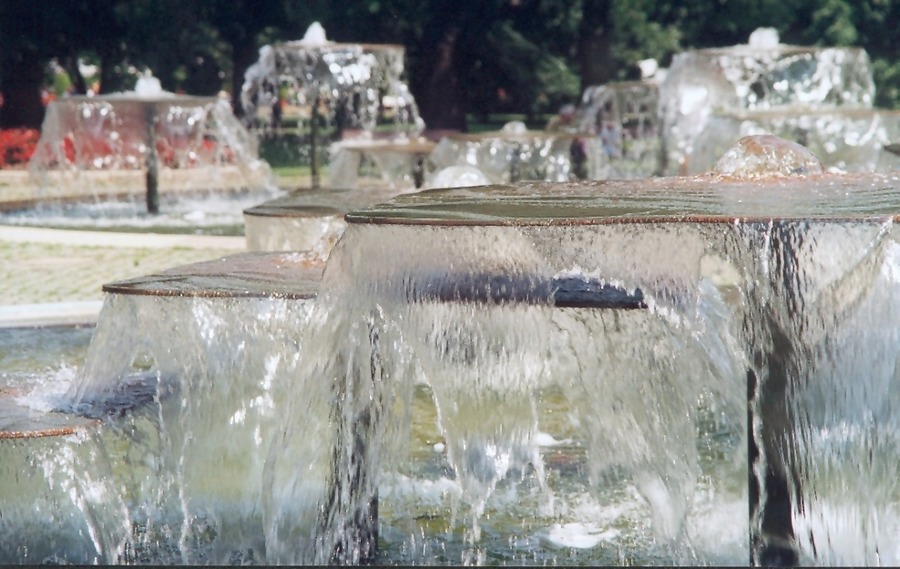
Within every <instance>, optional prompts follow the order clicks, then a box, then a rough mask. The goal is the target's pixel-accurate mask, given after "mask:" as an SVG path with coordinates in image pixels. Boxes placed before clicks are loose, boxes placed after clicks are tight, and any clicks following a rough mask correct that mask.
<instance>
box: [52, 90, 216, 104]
mask: <svg viewBox="0 0 900 569" xmlns="http://www.w3.org/2000/svg"><path fill="white" fill-rule="evenodd" d="M219 100H220V99H219V97H216V96H213V95H210V96H202V95H180V94H178V93H162V94H159V95H152V96H148V95H138V94H137V93H134V92H127V91H123V92H116V93H102V94H100V95H91V96H88V95H68V96H66V97H63V98H61V99H54V100H53V101H51V102H50V104H51V105H65V104H67V103H71V104H81V103H147V104H180V103H181V104H185V103H190V104H192V105H195V106H199V105H208V104H210V103H215V102H217V101H219Z"/></svg>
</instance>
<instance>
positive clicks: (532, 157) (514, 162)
mask: <svg viewBox="0 0 900 569" xmlns="http://www.w3.org/2000/svg"><path fill="white" fill-rule="evenodd" d="M601 152H603V150H602V148H601V141H600V139H599V138H598V137H595V136H593V135H580V134H576V133H568V132H546V131H534V130H528V129H527V128H526V126H525V124H524V123H522V122H519V121H512V122H510V123H507V124H506V125H504V126H503V128H501V129H500V130H498V131H493V132H480V133H457V134H450V135H448V136H446V137H444V138H442V139H441V141H440V142H439V143H438V144H437V146H436V147H435V148H434V150H432V151H431V155H430V160H431V162H432V163H433V164H434V167H435V170H442V169H445V168H449V167H451V166H473V167H475V168H477V169H479V170H480V171H481V172H482V173H483V174H484V175H485V176H487V178H488V180H490V181H491V183H494V184H499V183H508V182H515V181H518V180H547V181H552V182H565V181H569V180H572V179H576V178H578V177H579V168H581V167H582V165H583V164H581V163H585V162H586V165H587V167H590V166H592V165H593V164H595V163H596V161H589V160H588V158H587V157H588V156H597V155H598V154H599V153H601ZM581 176H585V177H588V178H592V177H596V176H592V173H590V172H588V173H586V174H581Z"/></svg>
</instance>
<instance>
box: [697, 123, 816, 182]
mask: <svg viewBox="0 0 900 569" xmlns="http://www.w3.org/2000/svg"><path fill="white" fill-rule="evenodd" d="M714 171H715V172H716V173H717V174H719V175H722V176H730V177H733V178H739V179H753V178H770V177H778V176H797V175H805V174H820V173H822V171H823V168H822V163H821V162H820V161H819V159H818V158H816V156H815V155H814V154H813V153H812V152H810V151H809V150H808V149H807V148H806V147H804V146H802V145H800V144H797V143H796V142H791V141H790V140H785V139H783V138H779V137H777V136H773V135H771V134H760V135H755V136H745V137H744V138H742V139H740V140H738V141H737V143H736V144H735V145H734V146H732V147H731V148H729V149H728V150H727V151H726V152H725V154H723V155H722V157H721V158H719V161H718V162H716V167H715V169H714Z"/></svg>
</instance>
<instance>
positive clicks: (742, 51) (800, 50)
mask: <svg viewBox="0 0 900 569" xmlns="http://www.w3.org/2000/svg"><path fill="white" fill-rule="evenodd" d="M829 51H848V52H854V53H865V49H863V48H861V47H858V46H812V45H811V46H806V45H793V44H784V43H779V44H778V45H775V46H768V47H760V46H753V45H750V44H746V43H743V44H735V45H730V46H719V47H704V48H700V49H691V50H687V51H684V52H681V53H679V54H677V55H676V57H677V56H683V55H694V54H700V55H716V56H719V55H738V56H747V55H771V54H777V55H798V54H804V53H811V54H816V53H823V52H829Z"/></svg>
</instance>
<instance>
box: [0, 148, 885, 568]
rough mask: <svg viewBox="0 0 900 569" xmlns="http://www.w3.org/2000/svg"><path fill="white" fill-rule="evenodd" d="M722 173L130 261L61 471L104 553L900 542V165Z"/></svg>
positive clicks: (478, 195)
mask: <svg viewBox="0 0 900 569" xmlns="http://www.w3.org/2000/svg"><path fill="white" fill-rule="evenodd" d="M717 170H718V171H717V172H716V173H713V174H707V175H704V176H697V177H689V178H688V177H686V178H655V179H650V180H643V181H640V182H635V181H624V180H622V181H606V182H576V183H566V184H557V183H544V182H532V183H520V184H516V185H508V186H479V187H470V188H456V189H446V190H434V191H429V192H422V193H418V194H404V195H401V196H399V197H396V198H394V199H393V200H391V201H390V202H387V203H384V204H380V205H375V206H372V207H369V208H366V209H363V210H359V211H356V212H352V213H350V214H348V215H347V221H348V226H347V229H346V231H345V232H344V235H343V237H342V238H341V240H340V241H339V242H338V244H337V246H336V247H335V249H334V251H333V252H332V253H331V256H330V257H329V261H328V265H327V267H326V268H325V271H324V274H323V275H321V284H319V283H318V280H319V278H320V271H321V265H316V264H315V262H314V261H311V260H309V259H305V258H303V257H302V256H299V255H297V254H287V253H254V254H250V255H249V256H246V257H237V258H226V259H224V260H221V261H218V262H214V263H210V264H207V265H204V266H202V267H194V268H180V269H179V270H173V271H172V272H171V273H170V274H166V275H156V276H152V277H148V278H145V279H136V280H134V281H130V282H125V283H111V284H110V285H108V286H107V287H106V290H107V293H108V295H107V300H106V305H105V307H104V311H105V314H104V316H103V317H102V318H101V321H100V323H99V324H98V328H97V331H96V332H95V334H94V337H93V339H92V342H91V347H90V350H89V354H88V356H87V358H86V360H85V363H84V365H83V366H81V369H80V370H79V372H78V376H79V377H78V379H77V380H72V378H71V377H70V378H69V379H70V380H71V381H69V382H68V384H67V385H66V386H65V388H62V389H60V388H57V389H55V390H52V391H53V393H54V394H55V397H48V396H47V395H46V393H43V395H42V400H43V401H45V402H46V400H48V399H50V400H51V401H52V403H53V405H50V408H59V407H60V404H61V402H68V403H69V405H70V407H71V406H72V401H73V400H74V401H75V405H74V406H75V408H77V409H79V410H80V411H81V412H82V414H86V415H87V416H88V417H90V418H95V417H98V416H99V417H101V418H102V421H103V424H102V426H101V427H100V428H99V429H97V428H95V430H92V431H89V433H90V434H89V436H83V437H82V438H81V439H79V440H78V441H73V440H71V439H67V440H65V441H62V442H57V443H55V444H57V445H59V446H58V447H57V449H56V450H55V451H54V452H53V453H51V454H55V455H58V456H67V457H69V458H67V459H66V460H67V461H68V462H66V463H65V464H63V465H62V466H59V467H57V468H56V470H55V472H61V471H63V472H66V473H69V480H70V485H69V486H59V484H57V485H56V486H54V484H48V486H50V490H49V493H48V494H47V495H48V496H51V497H53V498H54V499H56V500H57V501H60V502H67V503H68V502H72V503H73V504H74V506H73V508H72V511H80V512H84V517H81V518H78V520H79V521H80V523H84V524H87V525H88V527H89V530H90V531H85V532H84V533H83V534H81V535H80V536H78V537H76V538H74V539H76V541H79V542H81V543H87V545H86V546H84V548H85V549H87V550H90V551H91V552H93V553H92V555H94V557H89V558H88V561H90V560H91V559H99V560H101V561H102V560H107V561H109V560H113V561H115V560H116V559H126V560H145V561H146V560H149V561H151V562H152V561H156V562H160V560H161V561H162V562H219V563H221V562H232V563H240V562H248V561H260V560H261V561H263V562H266V563H283V562H292V563H297V562H301V561H306V562H308V561H318V562H327V561H335V560H337V561H344V562H354V561H358V560H364V559H367V558H370V557H371V556H372V550H371V546H372V543H373V542H372V539H373V537H374V536H373V532H375V531H377V532H378V534H379V543H380V547H381V548H382V549H381V551H380V552H379V553H377V554H376V556H375V559H376V561H381V562H400V563H459V562H473V563H479V562H480V563H504V562H509V563H516V564H525V563H529V564H530V563H535V564H543V563H554V562H555V563H570V562H576V563H594V564H650V563H669V564H670V563H682V564H683V563H715V564H726V563H727V564H745V563H747V561H748V560H749V559H750V557H751V555H753V556H755V560H756V562H759V563H766V562H769V561H773V560H774V561H777V560H779V559H781V560H782V561H791V559H790V558H789V557H786V556H788V555H791V554H796V555H798V556H799V560H800V562H802V563H804V564H806V563H813V562H815V563H829V564H832V563H857V564H872V563H876V562H879V563H887V564H891V563H895V562H897V561H898V558H900V552H898V551H896V546H895V545H894V540H893V536H894V535H896V531H897V530H898V529H900V517H898V516H897V511H896V505H897V495H896V489H895V487H896V480H897V465H896V461H895V460H893V457H894V456H895V455H896V443H895V439H896V437H895V433H896V432H897V425H896V424H895V419H894V418H893V416H894V415H896V413H893V412H892V411H893V406H894V400H895V399H896V398H895V397H894V395H893V393H895V392H896V389H895V388H894V387H895V386H894V385H893V384H894V382H895V380H896V371H895V369H896V365H895V364H896V354H895V352H896V350H895V346H896V343H897V340H898V333H900V330H898V329H897V327H896V326H895V325H894V323H895V322H897V321H898V320H897V318H896V316H897V315H896V314H895V312H896V311H897V309H898V308H900V306H898V305H897V302H896V298H898V296H897V294H896V292H897V291H896V288H897V286H898V285H897V283H898V276H897V274H898V267H900V257H898V251H900V247H898V245H897V238H896V235H895V233H894V230H893V222H894V220H895V218H896V217H897V215H898V210H900V195H898V188H900V179H898V178H897V177H896V176H887V175H875V174H868V175H862V174H857V175H849V174H848V175H836V174H825V173H822V171H821V165H820V164H819V162H818V161H817V160H816V159H815V157H812V156H811V155H810V154H809V153H808V152H806V151H805V150H804V149H802V148H798V147H797V146H796V145H791V144H788V143H785V142H784V141H779V140H773V139H769V138H754V139H747V140H744V141H742V142H741V144H740V145H738V146H737V147H736V148H735V149H733V150H732V151H730V152H729V153H726V155H725V156H724V157H723V158H722V160H721V161H720V163H719V165H718V169H717ZM301 273H302V274H301ZM303 275H306V276H303ZM302 283H307V285H303V284H302ZM303 287H307V288H305V289H304V290H303V291H301V290H298V288H303ZM316 290H317V291H318V293H317V296H316V298H315V300H314V301H313V300H311V296H312V295H313V294H315V291H316ZM210 296H216V298H215V299H211V298H210ZM213 300H215V302H213ZM138 323H140V325H138ZM42 390H43V392H46V391H47V388H46V387H44V388H43V389H42ZM39 391H40V390H39ZM123 394H127V395H129V396H128V397H123ZM39 395H40V394H39ZM29 397H34V394H31V393H29V394H24V393H23V394H22V395H19V396H16V400H17V403H19V404H25V403H28V404H29V405H31V407H32V408H33V407H35V406H37V405H36V404H35V403H34V402H33V401H31V400H30V399H29ZM39 399H41V397H39ZM29 401H30V403H29ZM873 402H877V404H873ZM101 404H102V405H101ZM44 405H47V404H46V403H44ZM98 409H102V411H98ZM110 409H112V411H110ZM3 443H4V441H0V444H3ZM63 449H69V450H66V451H65V452H61V450H63ZM72 449H81V450H82V452H83V453H86V454H78V453H74V450H72ZM0 451H4V452H5V451H6V447H0ZM83 456H88V457H94V458H93V460H89V461H86V460H85V459H84V458H78V457H83ZM97 457H101V458H103V460H100V458H97ZM17 460H18V459H17ZM23 460H24V459H23ZM79 460H80V461H81V462H78V461H79ZM3 464H4V465H7V464H10V462H8V461H7V460H6V459H5V458H4V461H3ZM38 464H43V465H44V466H43V468H45V469H46V468H47V466H46V463H38ZM82 464H89V465H90V467H89V468H88V467H86V468H84V469H79V468H78V467H79V466H80V465H82ZM16 472H18V470H16ZM107 472H109V473H111V474H109V475H107ZM98 480H100V481H104V482H103V483H102V484H101V482H97V481H98ZM748 481H749V484H748ZM98 484H99V486H98ZM72 488H74V490H73V489H72ZM79 489H82V490H79ZM23 492H24V490H23ZM748 503H750V504H751V507H752V514H751V515H750V516H749V517H748V508H747V504H748ZM376 510H377V517H378V523H377V527H376V522H375V516H376V513H375V512H376ZM113 521H115V522H116V523H112V522H113ZM73 535H74V534H73ZM748 535H749V536H751V537H752V542H749V543H748V541H749V540H748ZM66 552H67V551H60V550H57V554H58V555H59V556H60V557H61V558H62V557H66ZM779 556H781V557H779ZM72 558H74V559H76V560H79V558H78V557H77V555H73V556H72V557H70V559H72Z"/></svg>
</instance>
